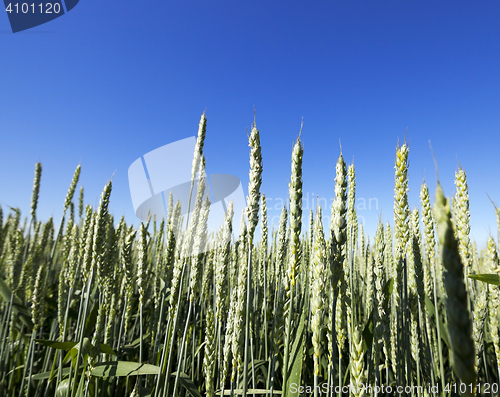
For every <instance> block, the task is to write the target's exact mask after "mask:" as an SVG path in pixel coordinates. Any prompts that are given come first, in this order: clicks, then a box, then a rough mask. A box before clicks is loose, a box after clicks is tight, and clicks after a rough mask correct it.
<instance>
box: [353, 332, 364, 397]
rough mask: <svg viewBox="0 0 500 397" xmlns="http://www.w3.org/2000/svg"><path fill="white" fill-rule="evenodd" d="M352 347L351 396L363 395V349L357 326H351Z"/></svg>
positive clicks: (360, 396)
mask: <svg viewBox="0 0 500 397" xmlns="http://www.w3.org/2000/svg"><path fill="white" fill-rule="evenodd" d="M352 348H353V351H352V352H351V374H352V379H353V381H354V382H353V384H352V387H353V393H352V396H355V397H363V396H365V395H366V393H365V390H364V386H365V373H364V360H363V358H364V351H363V338H362V335H361V330H360V329H359V327H358V326H356V327H353V334H352Z"/></svg>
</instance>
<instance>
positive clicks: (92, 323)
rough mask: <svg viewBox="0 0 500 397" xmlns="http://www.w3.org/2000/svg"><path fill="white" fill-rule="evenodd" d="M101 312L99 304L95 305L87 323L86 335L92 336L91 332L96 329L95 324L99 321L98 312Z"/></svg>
mask: <svg viewBox="0 0 500 397" xmlns="http://www.w3.org/2000/svg"><path fill="white" fill-rule="evenodd" d="M98 310H99V304H98V303H95V304H94V306H93V307H92V311H91V312H90V314H89V316H88V317H87V322H86V323H85V332H84V335H88V334H90V332H91V331H92V330H93V329H94V327H95V323H96V321H97V312H98Z"/></svg>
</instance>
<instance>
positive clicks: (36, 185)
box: [0, 163, 42, 227]
mask: <svg viewBox="0 0 500 397" xmlns="http://www.w3.org/2000/svg"><path fill="white" fill-rule="evenodd" d="M41 177H42V164H41V163H36V166H35V180H34V181H33V193H32V195H31V216H32V217H33V220H34V221H35V222H36V209H37V206H38V195H39V194H40V179H41ZM0 227H1V224H0Z"/></svg>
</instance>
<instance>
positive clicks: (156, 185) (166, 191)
mask: <svg viewBox="0 0 500 397" xmlns="http://www.w3.org/2000/svg"><path fill="white" fill-rule="evenodd" d="M195 146H196V138H195V137H194V136H193V137H190V138H186V139H182V140H179V141H176V142H173V143H170V144H168V145H165V146H162V147H159V148H158V149H155V150H153V151H151V152H149V153H146V154H145V155H144V156H142V157H140V158H138V159H137V160H135V161H134V162H133V163H132V165H131V166H130V167H129V169H128V180H129V187H130V195H131V197H132V204H133V206H134V211H135V214H136V216H137V217H138V218H139V219H141V220H147V218H148V215H150V216H151V217H153V216H155V215H156V219H157V220H159V219H162V218H166V213H167V203H168V201H169V196H170V193H172V196H173V202H174V203H176V202H177V201H179V202H180V204H181V214H182V216H183V218H184V227H183V228H184V229H185V220H186V215H187V212H188V208H189V211H190V219H191V216H192V213H193V207H194V202H195V198H196V195H197V182H198V181H197V180H195V182H194V186H193V192H192V195H191V204H190V205H189V192H190V189H191V169H192V163H193V153H194V149H195ZM205 181H206V182H207V183H206V190H205V196H206V197H208V198H209V199H210V203H211V205H210V212H209V216H208V223H207V235H208V236H210V235H215V234H216V233H217V232H218V231H219V230H220V228H221V226H222V225H223V223H224V218H225V215H226V214H227V208H228V204H229V203H230V202H231V201H232V202H233V206H234V216H233V231H239V230H240V216H241V214H242V211H243V210H244V209H245V195H244V193H243V188H242V186H241V181H240V179H239V178H238V177H237V176H235V175H230V174H210V175H205ZM207 246H208V244H207ZM189 249H190V248H187V251H186V252H184V254H185V255H190V254H191V252H189ZM205 251H206V248H205Z"/></svg>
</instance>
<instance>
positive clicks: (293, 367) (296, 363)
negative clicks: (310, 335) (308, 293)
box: [287, 305, 307, 396]
mask: <svg viewBox="0 0 500 397" xmlns="http://www.w3.org/2000/svg"><path fill="white" fill-rule="evenodd" d="M302 306H303V305H302ZM302 309H303V307H302V308H301V310H300V311H301V313H302V314H301V316H300V321H299V326H298V328H297V333H296V335H295V340H294V342H293V345H292V351H291V354H290V374H289V376H288V381H287V383H288V385H291V384H292V383H295V384H297V385H301V384H302V383H301V376H302V363H303V359H302V356H303V353H304V343H305V341H306V338H305V322H306V312H307V310H302ZM288 390H290V388H289V387H288ZM287 395H290V396H293V395H296V396H298V394H292V393H291V392H290V394H289V393H287Z"/></svg>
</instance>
